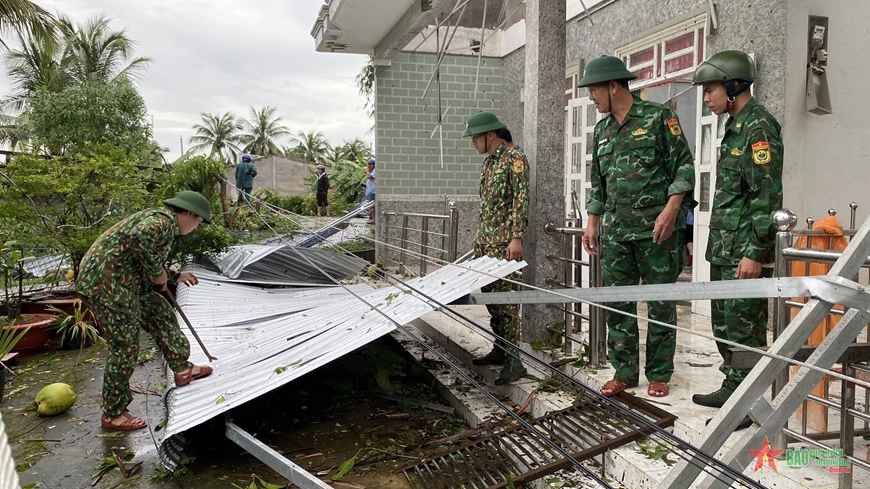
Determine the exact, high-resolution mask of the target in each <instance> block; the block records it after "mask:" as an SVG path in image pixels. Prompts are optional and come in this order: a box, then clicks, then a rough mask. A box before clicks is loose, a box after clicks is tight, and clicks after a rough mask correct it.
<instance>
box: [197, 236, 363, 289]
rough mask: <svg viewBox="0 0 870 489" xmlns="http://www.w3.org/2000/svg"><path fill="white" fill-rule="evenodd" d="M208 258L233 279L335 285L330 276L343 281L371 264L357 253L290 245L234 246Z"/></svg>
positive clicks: (251, 281) (255, 281)
mask: <svg viewBox="0 0 870 489" xmlns="http://www.w3.org/2000/svg"><path fill="white" fill-rule="evenodd" d="M205 261H207V262H210V263H212V264H213V265H215V266H216V267H217V268H218V269H219V270H220V271H221V273H222V274H223V275H225V276H226V277H228V278H231V279H234V280H243V281H246V282H249V283H264V282H268V283H275V282H278V281H283V283H288V282H289V283H293V284H308V285H311V284H322V285H334V282H333V279H332V278H331V277H334V278H335V279H338V280H343V279H346V278H349V277H352V276H354V275H356V274H357V273H359V271H360V270H362V269H363V268H364V267H365V266H367V265H368V262H367V261H365V260H363V259H362V258H359V257H357V256H354V255H347V254H342V253H334V252H331V251H324V250H312V249H307V248H294V247H292V246H290V245H278V246H263V245H245V246H235V247H233V248H232V249H231V251H230V252H228V253H226V254H224V255H222V256H220V257H217V258H206V259H205Z"/></svg>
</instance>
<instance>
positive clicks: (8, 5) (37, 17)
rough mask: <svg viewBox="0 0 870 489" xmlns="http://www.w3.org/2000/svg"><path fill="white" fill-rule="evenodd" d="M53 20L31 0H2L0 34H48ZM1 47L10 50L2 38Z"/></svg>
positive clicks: (0, 4)
mask: <svg viewBox="0 0 870 489" xmlns="http://www.w3.org/2000/svg"><path fill="white" fill-rule="evenodd" d="M53 20H54V19H52V17H51V14H49V13H48V12H46V11H45V10H43V9H42V7H39V6H38V5H36V4H35V3H33V2H31V1H29V0H0V32H8V31H10V30H17V31H19V32H29V33H36V32H47V31H50V30H51V29H52V22H53ZM0 46H3V48H4V49H8V48H9V47H8V46H7V45H6V43H5V42H4V41H3V39H2V38H0Z"/></svg>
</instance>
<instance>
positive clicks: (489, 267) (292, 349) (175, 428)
mask: <svg viewBox="0 0 870 489" xmlns="http://www.w3.org/2000/svg"><path fill="white" fill-rule="evenodd" d="M523 266H525V262H508V261H504V260H498V259H495V258H490V257H481V258H477V259H474V260H471V261H467V262H464V263H462V264H461V265H446V266H444V267H442V268H440V269H438V270H436V271H434V272H432V273H430V274H429V275H426V276H425V277H420V278H415V279H412V280H409V281H408V282H406V283H407V285H408V286H407V287H405V286H401V285H400V286H389V287H383V288H378V289H372V288H371V287H370V286H368V285H354V286H350V287H347V288H336V287H328V288H327V287H321V288H316V289H304V290H300V289H295V290H288V289H264V288H259V287H251V286H247V285H240V284H233V283H227V282H226V281H221V282H218V281H215V280H212V279H210V278H201V280H200V283H199V285H197V286H195V287H179V289H178V297H177V299H178V303H179V305H180V306H181V308H182V309H183V310H184V312H185V313H186V315H187V317H188V318H189V319H190V321H191V323H192V324H193V327H194V328H195V329H196V331H197V333H198V334H199V336H200V337H201V338H202V340H203V342H204V343H205V344H206V347H207V348H208V349H209V352H210V353H211V354H212V355H213V356H215V357H217V360H215V361H214V362H213V363H211V366H212V367H213V368H214V373H212V375H210V376H208V377H205V378H203V379H200V380H197V381H196V382H193V383H191V384H189V385H188V386H185V387H183V388H172V389H170V391H169V392H168V393H167V395H166V408H167V423H166V429H165V430H163V436H164V438H163V439H162V440H161V442H160V450H159V451H160V456H161V459H162V461H163V463H164V465H165V466H166V467H167V468H169V469H170V470H174V469H175V467H176V466H177V463H178V460H179V459H180V457H181V451H182V450H183V445H184V442H185V440H184V435H183V434H184V432H185V431H186V430H189V429H191V428H193V427H195V426H197V425H200V424H202V423H205V422H206V421H208V420H210V419H212V418H214V417H216V416H218V415H220V414H222V413H224V412H227V411H229V410H231V409H232V408H234V407H237V406H240V405H242V404H244V403H246V402H248V401H250V400H253V399H256V398H257V397H258V396H261V395H263V394H266V393H268V392H270V391H272V390H274V389H277V388H278V387H281V386H283V385H284V384H287V383H288V382H290V381H292V380H294V379H297V378H299V377H301V376H303V375H305V374H307V373H308V372H311V371H313V370H315V369H316V368H318V367H320V366H322V365H325V364H327V363H329V362H330V361H332V360H334V359H336V358H339V357H341V356H342V355H345V354H347V353H349V352H351V351H353V350H355V349H357V348H359V347H360V346H363V345H365V344H367V343H369V342H371V341H374V340H375V339H377V338H379V337H381V336H383V335H384V334H387V333H389V332H391V331H393V330H394V329H395V328H396V323H398V324H407V323H409V322H411V321H413V320H414V319H417V318H419V317H421V316H423V315H425V314H427V313H429V312H431V311H434V310H436V309H438V308H439V304H446V303H450V302H452V301H454V300H456V299H458V298H460V297H462V296H463V295H466V294H468V293H471V292H473V291H474V290H476V289H479V288H480V287H481V286H484V285H487V284H489V283H492V282H494V281H496V280H497V279H498V278H500V277H505V276H507V275H509V274H511V273H513V272H515V271H517V270H519V269H520V268H522V267H523ZM186 269H187V270H189V271H193V272H194V273H195V274H199V273H200V272H202V271H203V270H202V268H201V267H199V266H197V265H188V267H187V268H186ZM197 276H198V277H199V276H200V275H197ZM416 291H419V293H418V292H416ZM351 292H352V293H351ZM385 316H386V317H385ZM388 318H389V319H388ZM179 320H181V318H179ZM394 321H395V322H394ZM182 330H183V331H184V332H185V334H186V335H188V338H189V340H190V343H191V358H190V361H192V362H194V363H196V364H206V363H207V359H206V356H205V354H204V353H203V352H202V350H201V349H200V348H199V347H198V345H197V344H196V342H195V339H194V338H193V337H192V335H191V334H190V332H189V331H188V329H187V327H185V326H183V325H182ZM168 383H170V384H171V380H170V381H169V382H168Z"/></svg>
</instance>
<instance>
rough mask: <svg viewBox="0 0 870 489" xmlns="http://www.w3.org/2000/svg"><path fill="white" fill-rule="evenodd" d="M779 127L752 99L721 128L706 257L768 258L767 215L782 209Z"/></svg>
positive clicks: (729, 261)
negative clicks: (722, 130) (721, 137)
mask: <svg viewBox="0 0 870 489" xmlns="http://www.w3.org/2000/svg"><path fill="white" fill-rule="evenodd" d="M782 156H783V146H782V130H781V129H780V126H779V123H778V122H777V121H776V119H775V118H774V117H773V116H772V115H770V112H768V111H767V109H765V108H764V107H762V106H761V105H758V102H756V100H755V99H754V98H752V99H750V100H749V102H747V103H746V105H745V106H743V108H742V109H740V112H739V113H738V114H737V115H736V116H734V117H732V118H731V119H730V120H729V121H728V124H727V125H726V126H725V136H724V138H723V139H722V147H721V148H720V150H719V162H718V166H717V167H716V193H715V194H714V195H713V209H712V213H711V215H710V241H709V244H708V246H707V261H709V262H710V263H715V264H719V265H736V264H738V263H739V262H740V260H741V259H742V258H743V257H746V258H749V259H751V260H754V261H757V262H762V263H770V262H773V254H774V238H775V236H776V231H775V229H774V226H773V219H772V215H773V213H774V212H775V211H776V210H778V209H781V208H782V165H783V160H782Z"/></svg>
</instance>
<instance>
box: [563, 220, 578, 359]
mask: <svg viewBox="0 0 870 489" xmlns="http://www.w3.org/2000/svg"><path fill="white" fill-rule="evenodd" d="M566 224H567V225H568V227H573V225H574V223H573V222H571V221H568V222H567V223H566ZM572 243H573V236H572V235H571V234H563V235H562V250H563V253H564V255H565V264H564V266H563V267H562V273H563V274H564V279H565V288H571V287H573V286H574V280H573V273H571V272H572V271H573V268H574V264H573V263H572V262H571V259H572V258H574V250H573V248H572V246H571V245H572ZM574 308H575V303H574V302H566V303H565V327H564V329H563V333H565V336H564V338H563V340H564V341H565V345H564V347H563V351H564V352H565V355H571V354H572V353H573V351H574V347H573V342H572V341H571V335H573V334H574Z"/></svg>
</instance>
